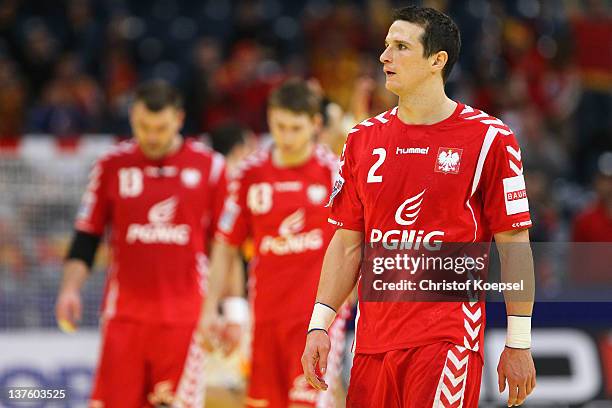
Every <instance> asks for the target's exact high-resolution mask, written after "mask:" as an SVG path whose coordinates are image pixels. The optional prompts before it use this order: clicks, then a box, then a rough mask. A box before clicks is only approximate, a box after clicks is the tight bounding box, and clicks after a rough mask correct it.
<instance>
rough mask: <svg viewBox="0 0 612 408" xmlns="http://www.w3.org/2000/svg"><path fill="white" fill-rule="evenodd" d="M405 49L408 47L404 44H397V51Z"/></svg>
mask: <svg viewBox="0 0 612 408" xmlns="http://www.w3.org/2000/svg"><path fill="white" fill-rule="evenodd" d="M407 48H408V47H406V46H405V45H404V44H401V43H400V44H397V49H398V50H405V49H407Z"/></svg>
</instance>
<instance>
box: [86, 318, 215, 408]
mask: <svg viewBox="0 0 612 408" xmlns="http://www.w3.org/2000/svg"><path fill="white" fill-rule="evenodd" d="M194 327H195V325H163V324H154V323H143V322H136V321H129V320H116V319H111V320H108V321H106V322H105V323H104V324H103V325H102V343H101V350H100V351H101V353H100V357H99V361H98V369H97V372H96V376H95V381H94V389H93V393H92V396H91V402H90V407H91V408H122V407H126V408H128V407H129V408H141V407H150V406H155V405H156V404H161V403H164V402H165V403H166V404H168V405H170V403H171V402H173V403H174V405H173V406H177V407H198V408H201V407H202V406H203V404H204V372H203V368H204V354H203V352H202V350H201V349H200V347H199V346H198V344H197V343H196V342H195V341H194V340H193V330H194Z"/></svg>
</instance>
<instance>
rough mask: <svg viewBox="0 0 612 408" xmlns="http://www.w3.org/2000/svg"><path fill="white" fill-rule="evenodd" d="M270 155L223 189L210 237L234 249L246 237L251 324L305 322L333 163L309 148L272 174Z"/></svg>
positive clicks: (326, 228)
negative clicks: (250, 248) (250, 252)
mask: <svg viewBox="0 0 612 408" xmlns="http://www.w3.org/2000/svg"><path fill="white" fill-rule="evenodd" d="M272 149H273V148H272V147H268V148H264V149H262V150H260V151H257V152H255V153H253V154H252V155H251V156H249V157H248V158H247V159H245V161H244V162H243V163H242V165H241V167H240V168H239V169H238V171H237V172H236V173H237V174H236V175H235V177H232V180H231V181H230V182H229V184H228V198H227V199H226V201H225V206H224V209H223V212H222V215H221V217H220V219H219V225H218V233H217V237H218V238H219V239H220V240H224V241H225V242H227V243H229V244H231V245H234V246H239V245H240V244H242V242H243V241H244V240H245V239H246V238H247V237H249V236H250V237H251V238H252V239H253V242H254V246H255V256H254V257H253V259H252V260H251V263H250V266H249V272H250V279H249V281H250V286H249V288H250V295H251V300H252V302H253V310H254V315H255V319H256V321H258V322H263V321H271V320H283V319H292V320H293V319H302V318H303V319H306V320H307V319H308V317H309V316H310V313H311V312H312V305H313V304H314V301H315V297H316V292H317V285H318V283H319V276H320V274H321V266H322V263H323V255H324V254H325V250H326V249H327V245H328V243H329V241H330V240H331V237H332V235H333V232H334V228H333V227H332V226H331V225H329V224H328V223H327V217H328V209H327V208H325V204H326V203H327V198H328V197H329V194H330V192H331V186H332V182H333V180H334V178H335V176H336V173H337V167H338V158H337V156H335V155H334V154H333V153H331V152H330V151H329V150H328V149H327V148H325V147H323V146H320V145H316V146H315V148H314V151H313V154H312V156H311V158H310V159H309V160H308V161H307V162H306V163H304V164H303V165H300V166H297V167H278V166H277V165H275V164H274V162H273V160H272Z"/></svg>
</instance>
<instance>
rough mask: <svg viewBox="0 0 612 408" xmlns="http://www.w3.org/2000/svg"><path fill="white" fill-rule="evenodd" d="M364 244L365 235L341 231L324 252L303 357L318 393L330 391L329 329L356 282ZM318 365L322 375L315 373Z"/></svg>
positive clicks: (307, 371)
mask: <svg viewBox="0 0 612 408" xmlns="http://www.w3.org/2000/svg"><path fill="white" fill-rule="evenodd" d="M362 245H363V233H362V232H360V231H352V230H348V229H338V230H336V233H335V234H334V236H333V237H332V239H331V241H330V243H329V246H328V247H327V251H326V252H325V258H324V259H323V268H322V270H321V278H320V280H319V289H318V291H317V297H316V303H315V306H314V310H313V313H312V318H311V321H310V325H309V327H308V335H307V337H306V347H305V349H304V354H303V355H302V367H303V368H304V375H305V376H306V380H308V382H309V383H310V384H311V385H312V386H313V387H315V388H316V389H318V390H326V389H327V384H326V383H325V381H324V380H323V378H322V376H323V375H324V374H325V370H326V368H327V356H328V354H329V350H330V348H331V344H330V340H329V337H328V335H327V330H328V329H329V326H330V325H331V324H332V322H333V320H334V318H335V317H336V311H337V310H338V309H339V308H340V306H341V305H342V303H344V301H345V300H346V298H347V297H348V296H349V295H350V293H351V291H352V290H353V288H354V287H355V284H356V283H357V278H358V276H359V265H360V263H361V256H362V250H361V248H362ZM317 366H318V368H319V370H320V373H317V371H316V369H317ZM319 374H320V375H319Z"/></svg>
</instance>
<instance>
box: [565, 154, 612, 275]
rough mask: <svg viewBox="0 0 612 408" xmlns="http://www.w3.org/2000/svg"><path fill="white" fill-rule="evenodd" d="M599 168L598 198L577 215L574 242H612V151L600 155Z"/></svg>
mask: <svg viewBox="0 0 612 408" xmlns="http://www.w3.org/2000/svg"><path fill="white" fill-rule="evenodd" d="M598 170H599V171H598V174H597V176H596V178H595V192H596V193H597V200H596V201H595V202H594V203H593V204H592V206H591V207H589V208H587V209H586V210H584V211H582V212H581V213H579V214H578V215H577V216H576V218H575V220H574V225H573V231H572V241H574V242H612V152H605V153H603V154H602V155H601V156H600V158H599V160H598ZM608 267H609V265H608Z"/></svg>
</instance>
